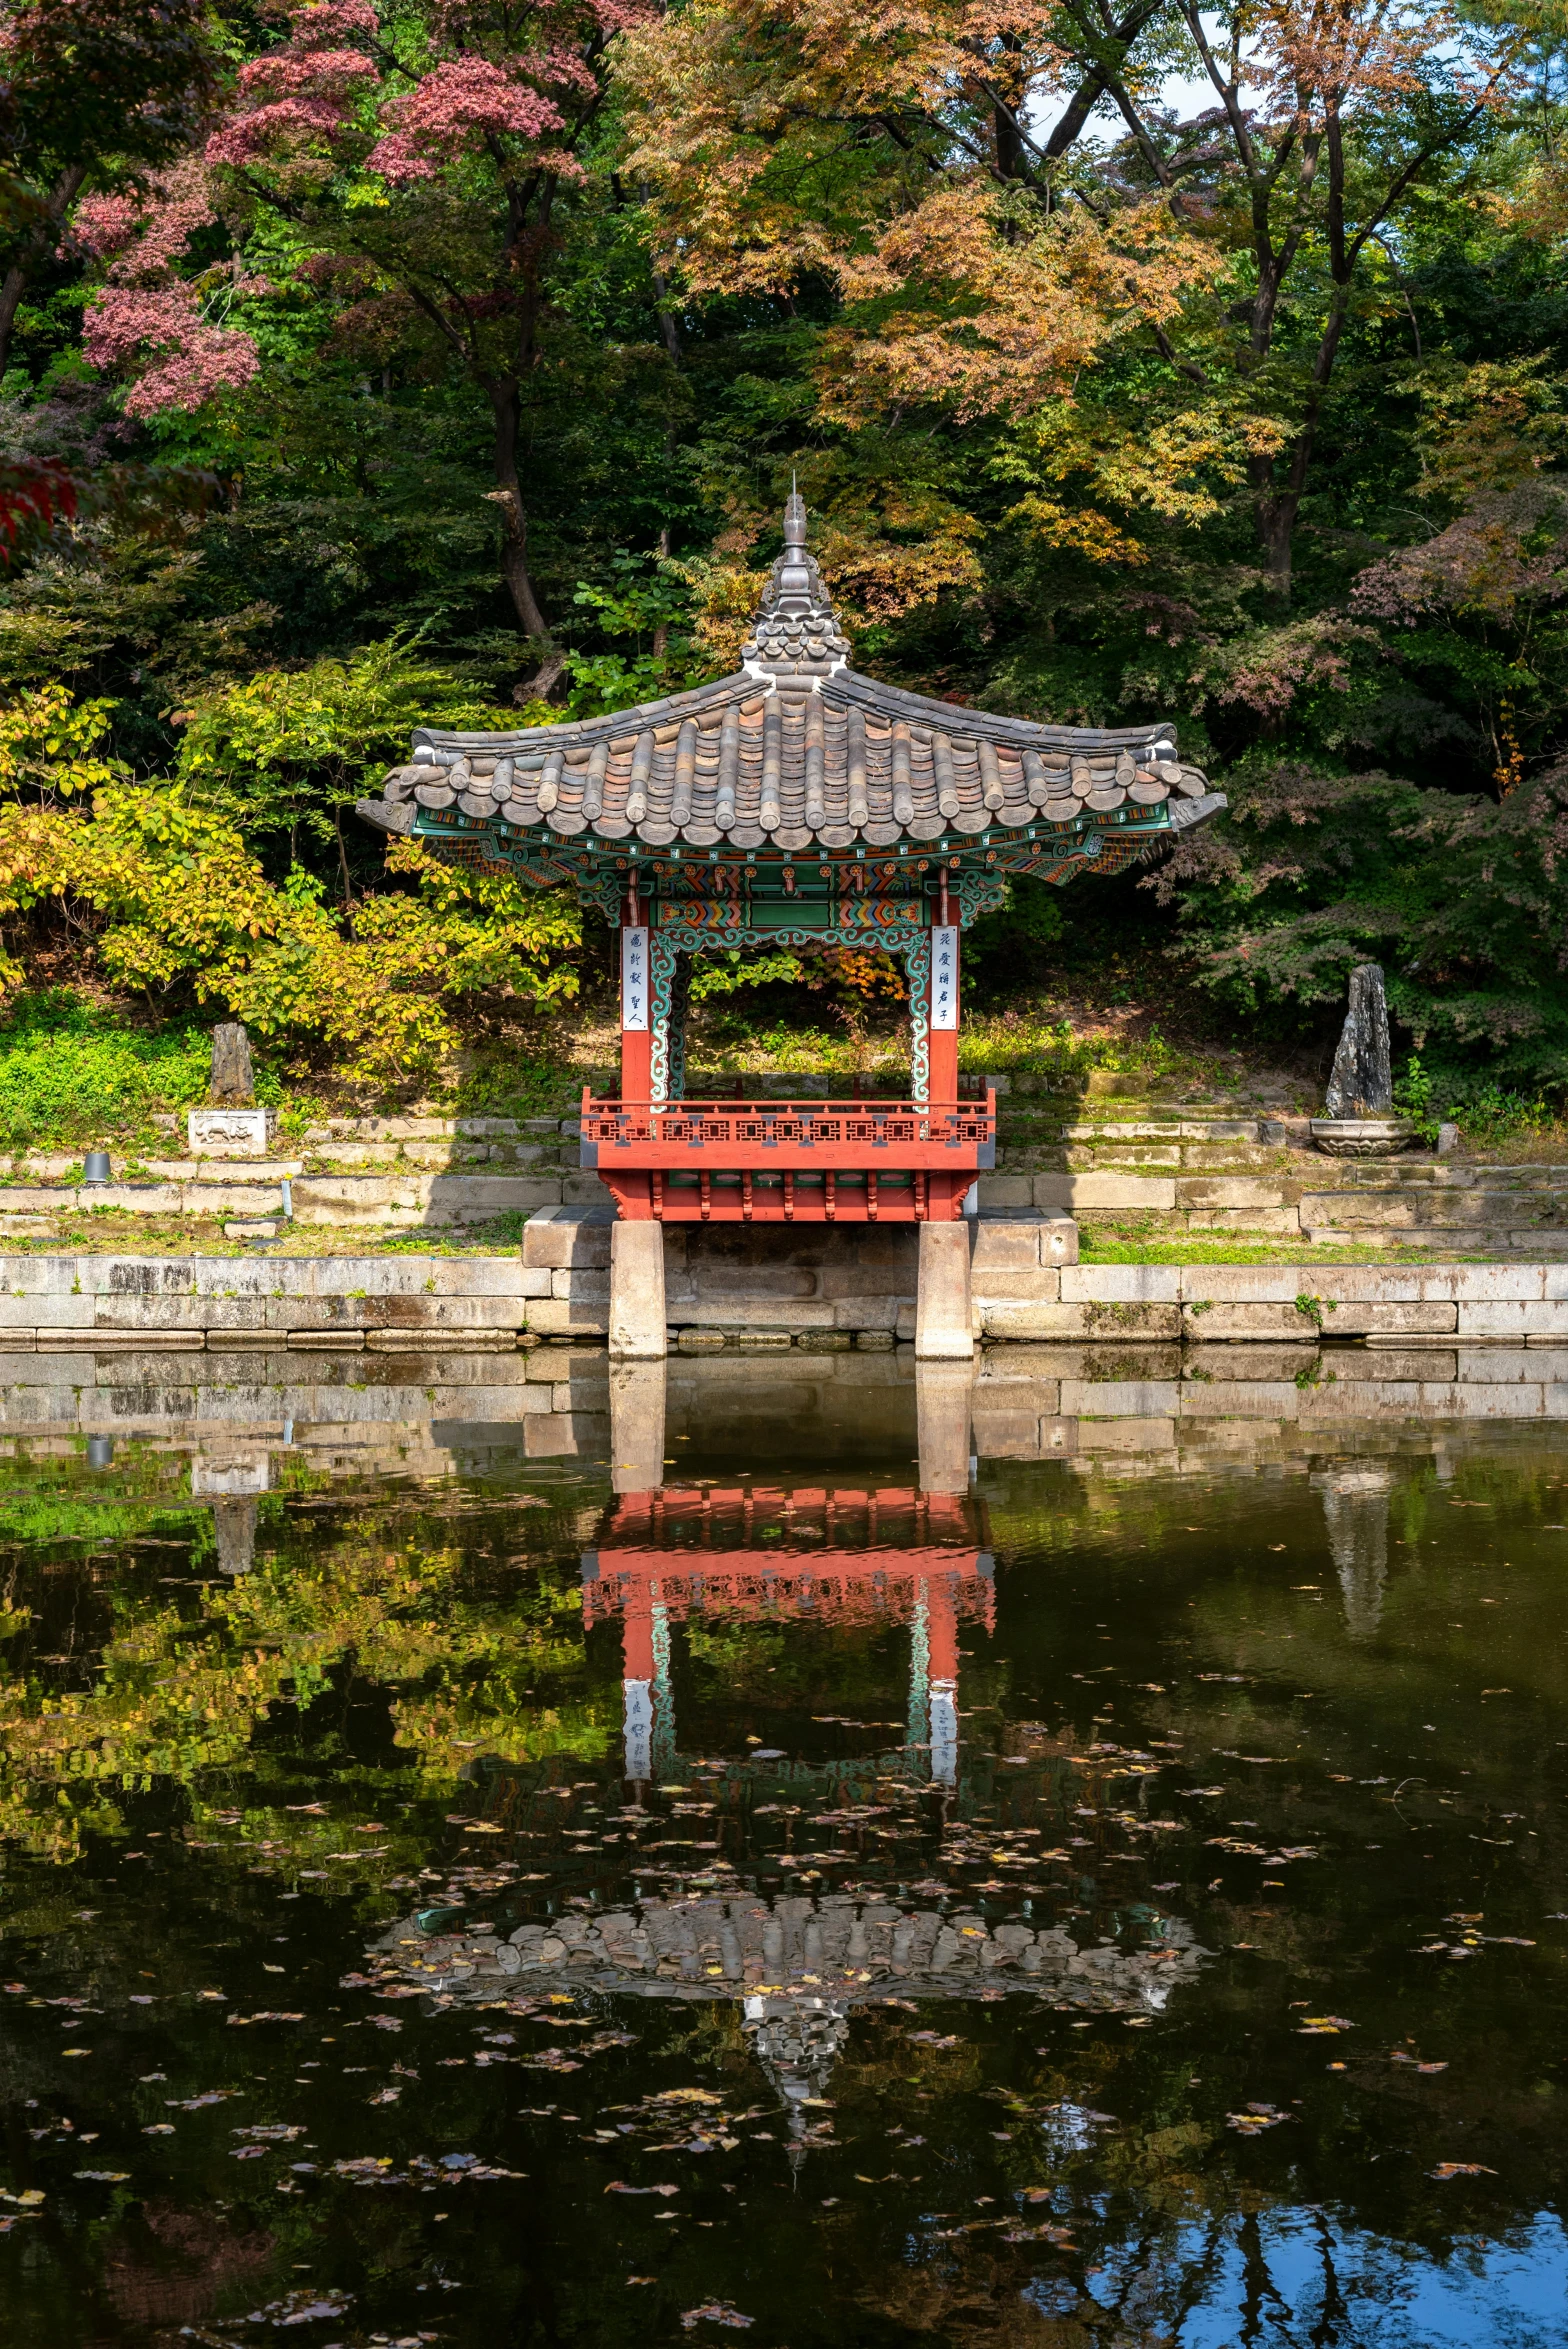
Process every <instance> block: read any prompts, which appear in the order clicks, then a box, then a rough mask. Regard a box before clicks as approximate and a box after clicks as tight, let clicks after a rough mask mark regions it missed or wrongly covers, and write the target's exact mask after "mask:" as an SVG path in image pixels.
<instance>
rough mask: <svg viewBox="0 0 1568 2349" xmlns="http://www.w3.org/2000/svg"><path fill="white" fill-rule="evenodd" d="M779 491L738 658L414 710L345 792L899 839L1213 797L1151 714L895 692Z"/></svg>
mask: <svg viewBox="0 0 1568 2349" xmlns="http://www.w3.org/2000/svg"><path fill="white" fill-rule="evenodd" d="M805 519H806V518H805V507H804V505H803V504H802V502H801V500H800V499H799V497H797V496H792V497H791V499H790V502H789V505H788V507H787V509H786V512H785V545H784V550H783V552H782V554H780V555H779V557H778V558H777V560H776V561H775V563H774V565H773V570H772V573H771V576H770V578H769V581H768V585H767V588H766V590H765V591H764V594H763V598H762V605H761V609H760V611H759V613H758V616H757V620H756V623H755V625H754V627H753V630H752V634H751V636H750V638H749V639H748V641H747V643H746V645H745V646H744V648H743V659H744V662H745V666H744V667H743V668H742V669H741V670H740V671H738V672H737V674H736V675H734V676H733V677H723V678H720V679H718V680H717V682H715V683H714V684H711V685H702V686H699V687H697V688H696V690H695V691H693V692H690V693H682V694H674V695H671V696H670V697H669V698H668V699H667V700H662V701H655V702H645V703H640V704H638V705H637V706H636V707H634V708H632V709H626V710H617V711H614V712H612V713H611V714H610V715H608V716H605V717H598V718H583V719H578V720H575V721H573V722H571V723H568V724H563V725H558V726H533V727H524V728H521V729H519V730H518V731H517V732H515V733H505V734H464V733H446V732H440V731H437V730H436V729H433V728H430V727H420V728H418V729H417V730H416V732H415V735H414V756H413V759H412V761H411V762H410V763H409V764H408V765H406V766H402V767H396V768H394V769H393V770H392V772H391V773H390V774H389V775H388V777H387V779H386V782H385V785H384V786H383V789H384V794H385V796H384V799H383V800H382V801H381V802H376V801H362V802H361V803H360V808H359V812H360V814H362V815H364V816H366V817H367V818H368V819H369V820H370V821H371V822H372V823H376V824H378V825H380V826H381V827H382V828H383V829H385V830H387V831H393V832H406V831H410V830H412V829H413V827H414V824H415V823H416V821H417V812H416V811H417V810H418V809H420V808H428V809H431V810H447V809H452V808H456V809H458V810H459V811H460V812H461V814H463V815H465V816H468V817H471V818H472V819H473V820H474V821H475V822H480V823H485V822H489V821H491V820H492V819H493V818H496V817H499V818H500V819H501V820H503V821H504V822H505V823H506V824H507V825H508V826H511V827H516V828H518V829H528V828H530V827H535V826H537V827H540V828H542V829H545V830H547V831H549V832H551V833H554V834H556V835H558V836H560V837H563V838H568V839H569V838H572V837H574V836H576V835H578V834H583V833H586V834H589V835H591V836H592V839H593V840H596V841H603V842H605V843H606V844H607V845H610V844H613V843H614V842H616V841H620V840H626V839H628V838H630V837H632V836H634V835H635V837H636V838H637V839H638V840H640V841H642V842H644V843H646V844H647V845H648V846H649V847H654V848H662V847H668V846H669V845H671V844H672V843H673V842H675V841H677V840H679V841H684V842H687V843H689V844H690V845H691V846H692V847H694V848H715V847H718V846H720V845H721V844H722V845H726V846H729V847H732V848H737V849H748V850H750V849H760V848H762V847H764V846H765V845H770V846H772V847H775V848H778V849H781V850H784V851H786V852H788V853H791V854H795V853H799V852H800V851H802V850H805V849H809V848H811V847H812V846H813V845H817V846H820V847H822V848H825V849H846V848H850V847H852V846H855V845H858V844H864V845H865V846H867V847H871V848H891V847H892V846H893V845H894V844H895V843H896V842H898V841H901V840H906V839H907V840H913V841H933V840H937V839H941V838H946V837H950V836H952V835H955V834H956V835H959V836H962V835H964V834H966V833H980V832H993V831H996V830H1005V829H1009V828H1010V829H1017V830H1021V829H1022V828H1023V827H1025V826H1028V825H1039V824H1041V823H1042V822H1043V823H1046V824H1055V825H1061V826H1069V825H1072V824H1075V823H1079V822H1081V821H1083V820H1085V819H1090V818H1093V817H1099V816H1104V815H1107V814H1109V813H1111V812H1112V811H1113V810H1116V809H1119V808H1127V809H1129V810H1130V811H1132V812H1133V813H1134V814H1136V813H1137V812H1139V811H1144V810H1146V811H1149V812H1151V813H1152V811H1154V810H1155V809H1161V808H1163V809H1166V810H1167V814H1166V816H1165V817H1164V819H1163V822H1164V823H1168V824H1170V825H1171V827H1172V828H1174V829H1185V828H1186V827H1187V826H1188V825H1190V824H1192V823H1198V822H1202V821H1204V820H1205V819H1206V818H1207V817H1208V816H1210V815H1213V814H1216V813H1217V812H1218V811H1219V810H1220V809H1221V808H1222V807H1223V806H1224V805H1225V801H1224V799H1223V798H1222V797H1221V796H1220V795H1219V794H1217V793H1211V792H1210V790H1209V787H1208V782H1207V779H1206V777H1205V776H1204V774H1203V772H1202V770H1201V769H1200V768H1198V767H1194V766H1192V765H1190V764H1187V763H1185V762H1184V761H1182V760H1181V759H1180V758H1179V757H1178V755H1177V750H1176V738H1175V730H1174V728H1173V727H1172V726H1170V725H1169V724H1166V723H1164V722H1163V721H1162V722H1160V723H1157V724H1154V725H1148V726H1130V727H1116V728H1100V727H1078V726H1041V725H1036V724H1034V723H1032V722H1031V721H1029V720H1027V719H1022V718H1006V717H993V716H992V715H990V714H989V713H988V712H985V711H980V710H970V709H965V708H962V707H960V706H958V705H955V704H953V703H951V702H944V701H937V700H933V699H931V698H930V697H928V696H926V695H924V694H918V693H906V692H904V691H902V690H901V689H900V688H899V687H897V686H892V685H884V684H881V683H880V682H879V681H878V680H877V679H875V678H872V677H863V676H860V675H858V674H857V673H856V672H855V671H854V670H852V669H851V668H849V667H848V665H847V664H848V657H849V645H848V642H847V640H846V638H845V637H844V636H843V634H842V633H841V632H840V630H839V626H838V622H837V620H836V618H835V617H834V613H833V606H832V603H831V600H830V599H829V597H828V594H827V590H826V588H825V587H824V586H823V583H822V577H821V573H820V572H819V570H818V568H817V565H816V562H815V560H814V559H813V557H812V556H811V555H809V554H808V553H807V552H806V548H805Z"/></svg>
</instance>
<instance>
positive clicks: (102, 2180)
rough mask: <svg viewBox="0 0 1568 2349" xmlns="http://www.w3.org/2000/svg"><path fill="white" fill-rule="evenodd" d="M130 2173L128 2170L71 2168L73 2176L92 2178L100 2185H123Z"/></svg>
mask: <svg viewBox="0 0 1568 2349" xmlns="http://www.w3.org/2000/svg"><path fill="white" fill-rule="evenodd" d="M130 2174H131V2173H130V2171H129V2170H73V2171H72V2172H71V2175H72V2177H73V2178H92V2179H94V2180H96V2182H97V2183H98V2184H99V2185H100V2186H123V2185H124V2184H125V2181H126V2179H127V2178H128V2177H129V2176H130Z"/></svg>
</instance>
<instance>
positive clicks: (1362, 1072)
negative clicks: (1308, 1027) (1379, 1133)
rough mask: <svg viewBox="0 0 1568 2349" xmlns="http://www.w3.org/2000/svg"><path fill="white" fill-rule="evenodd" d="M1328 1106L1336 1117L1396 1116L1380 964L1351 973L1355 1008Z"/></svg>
mask: <svg viewBox="0 0 1568 2349" xmlns="http://www.w3.org/2000/svg"><path fill="white" fill-rule="evenodd" d="M1324 1107H1325V1108H1326V1110H1327V1112H1328V1115H1329V1116H1330V1117H1336V1118H1345V1117H1392V1116H1393V1114H1394V1068H1393V1061H1392V1058H1391V1056H1390V1052H1389V1042H1388V999H1387V997H1386V996H1385V994H1384V992H1383V972H1382V968H1381V966H1380V965H1379V964H1378V963H1375V962H1363V963H1358V964H1357V966H1356V968H1355V969H1354V970H1353V971H1352V972H1351V974H1350V1009H1349V1010H1348V1011H1347V1012H1346V1014H1345V1025H1344V1029H1343V1031H1342V1033H1341V1035H1340V1039H1339V1050H1338V1051H1337V1052H1336V1053H1335V1055H1334V1066H1333V1070H1332V1072H1331V1074H1330V1076H1329V1080H1328V1093H1327V1095H1326V1097H1325V1101H1324Z"/></svg>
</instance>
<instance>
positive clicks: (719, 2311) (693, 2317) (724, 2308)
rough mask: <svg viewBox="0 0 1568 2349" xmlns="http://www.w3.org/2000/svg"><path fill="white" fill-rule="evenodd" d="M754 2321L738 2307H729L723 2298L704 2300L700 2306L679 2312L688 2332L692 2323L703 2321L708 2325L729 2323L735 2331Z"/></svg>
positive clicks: (754, 2320) (741, 2329)
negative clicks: (742, 2313)
mask: <svg viewBox="0 0 1568 2349" xmlns="http://www.w3.org/2000/svg"><path fill="white" fill-rule="evenodd" d="M756 2321H757V2320H756V2318H755V2317H754V2316H742V2315H741V2312H740V2310H739V2309H738V2308H731V2307H730V2305H729V2303H728V2302H727V2301H724V2300H705V2301H704V2302H703V2304H702V2306H701V2307H700V2308H687V2309H683V2310H682V2312H681V2324H682V2326H683V2327H684V2329H685V2330H686V2331H687V2332H688V2333H689V2332H690V2331H691V2329H692V2326H693V2325H699V2324H702V2323H704V2322H706V2323H708V2324H710V2325H730V2326H733V2327H734V2329H735V2330H736V2331H737V2332H741V2331H744V2329H745V2328H746V2326H747V2325H754V2324H755V2323H756Z"/></svg>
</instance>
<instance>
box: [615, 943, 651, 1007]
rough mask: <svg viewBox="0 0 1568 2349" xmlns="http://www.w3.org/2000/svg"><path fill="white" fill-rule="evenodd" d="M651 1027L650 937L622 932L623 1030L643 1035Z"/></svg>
mask: <svg viewBox="0 0 1568 2349" xmlns="http://www.w3.org/2000/svg"><path fill="white" fill-rule="evenodd" d="M647 1025H648V933H647V931H646V930H644V929H636V930H630V929H628V930H622V932H621V1027H622V1029H623V1030H626V1029H634V1030H636V1031H638V1032H639V1033H641V1032H642V1031H644V1030H646V1028H647Z"/></svg>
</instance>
